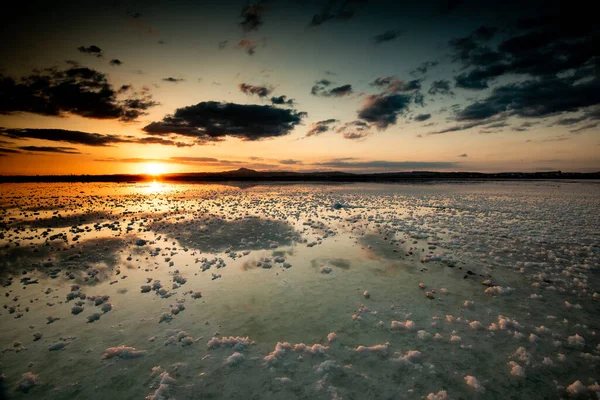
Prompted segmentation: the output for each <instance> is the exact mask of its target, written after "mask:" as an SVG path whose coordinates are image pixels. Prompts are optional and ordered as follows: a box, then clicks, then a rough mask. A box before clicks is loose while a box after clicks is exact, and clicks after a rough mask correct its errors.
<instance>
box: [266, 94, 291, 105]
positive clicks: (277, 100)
mask: <svg viewBox="0 0 600 400" xmlns="http://www.w3.org/2000/svg"><path fill="white" fill-rule="evenodd" d="M286 98H287V96H278V97H271V103H273V104H277V105H286V106H293V105H294V99H287V100H286Z"/></svg>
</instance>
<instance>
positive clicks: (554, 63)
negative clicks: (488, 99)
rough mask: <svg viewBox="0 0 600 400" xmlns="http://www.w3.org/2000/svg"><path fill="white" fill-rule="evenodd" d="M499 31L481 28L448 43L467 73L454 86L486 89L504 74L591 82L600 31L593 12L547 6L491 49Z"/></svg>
mask: <svg viewBox="0 0 600 400" xmlns="http://www.w3.org/2000/svg"><path fill="white" fill-rule="evenodd" d="M498 32H499V30H498V29H496V28H492V27H486V26H484V27H480V28H479V29H477V30H476V31H474V32H473V33H472V34H471V35H469V36H466V37H463V38H458V39H453V40H451V41H450V46H451V49H452V51H453V59H454V61H456V62H459V63H461V64H462V68H463V69H468V70H467V71H466V72H463V73H461V74H459V75H458V76H456V77H455V80H456V84H457V86H458V87H463V88H468V89H476V90H477V89H479V90H481V89H485V88H487V87H489V82H490V81H492V80H495V79H496V78H498V77H500V76H503V75H507V74H512V75H517V74H518V75H529V77H535V78H540V79H546V78H554V77H556V76H557V74H561V73H568V74H573V75H579V78H580V79H582V78H588V79H589V78H593V77H594V76H595V74H596V72H594V68H593V65H594V64H595V63H597V60H598V57H599V56H600V51H599V50H598V49H599V48H600V35H599V33H600V32H599V29H598V25H597V23H596V17H595V16H594V15H593V13H592V14H590V13H581V12H580V9H579V8H577V7H560V8H557V7H552V5H549V6H548V7H546V8H545V10H543V11H541V12H540V13H538V14H537V15H536V16H535V17H532V18H522V19H521V20H520V21H519V22H518V24H517V25H516V27H513V28H512V29H510V30H507V31H505V32H509V33H510V34H509V35H507V36H505V37H503V38H502V40H499V41H497V42H498V44H497V45H496V46H492V45H491V44H490V43H489V41H490V39H492V38H494V37H495V36H497V33H498ZM557 55H560V56H557ZM596 68H597V67H596ZM596 70H597V69H596Z"/></svg>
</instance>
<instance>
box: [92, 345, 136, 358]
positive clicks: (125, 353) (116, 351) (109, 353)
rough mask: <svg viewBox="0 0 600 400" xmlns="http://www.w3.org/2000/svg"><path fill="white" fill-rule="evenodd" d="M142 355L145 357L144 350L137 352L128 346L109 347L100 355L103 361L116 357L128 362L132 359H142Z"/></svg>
mask: <svg viewBox="0 0 600 400" xmlns="http://www.w3.org/2000/svg"><path fill="white" fill-rule="evenodd" d="M144 355H146V351H144V350H137V349H135V348H133V347H128V346H118V347H109V348H107V349H106V350H104V353H103V354H102V357H101V358H102V359H103V360H105V359H111V358H115V357H117V358H120V359H123V360H128V359H132V358H139V357H143V356H144Z"/></svg>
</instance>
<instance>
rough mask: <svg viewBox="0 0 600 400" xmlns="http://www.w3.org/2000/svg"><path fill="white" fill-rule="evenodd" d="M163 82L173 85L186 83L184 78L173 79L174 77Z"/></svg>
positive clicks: (164, 79)
mask: <svg viewBox="0 0 600 400" xmlns="http://www.w3.org/2000/svg"><path fill="white" fill-rule="evenodd" d="M162 80H163V81H164V82H171V83H179V82H183V81H185V79H183V78H173V77H172V76H169V77H167V78H162Z"/></svg>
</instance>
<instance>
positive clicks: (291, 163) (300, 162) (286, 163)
mask: <svg viewBox="0 0 600 400" xmlns="http://www.w3.org/2000/svg"><path fill="white" fill-rule="evenodd" d="M279 164H283V165H302V161H300V160H291V159H290V160H279Z"/></svg>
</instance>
